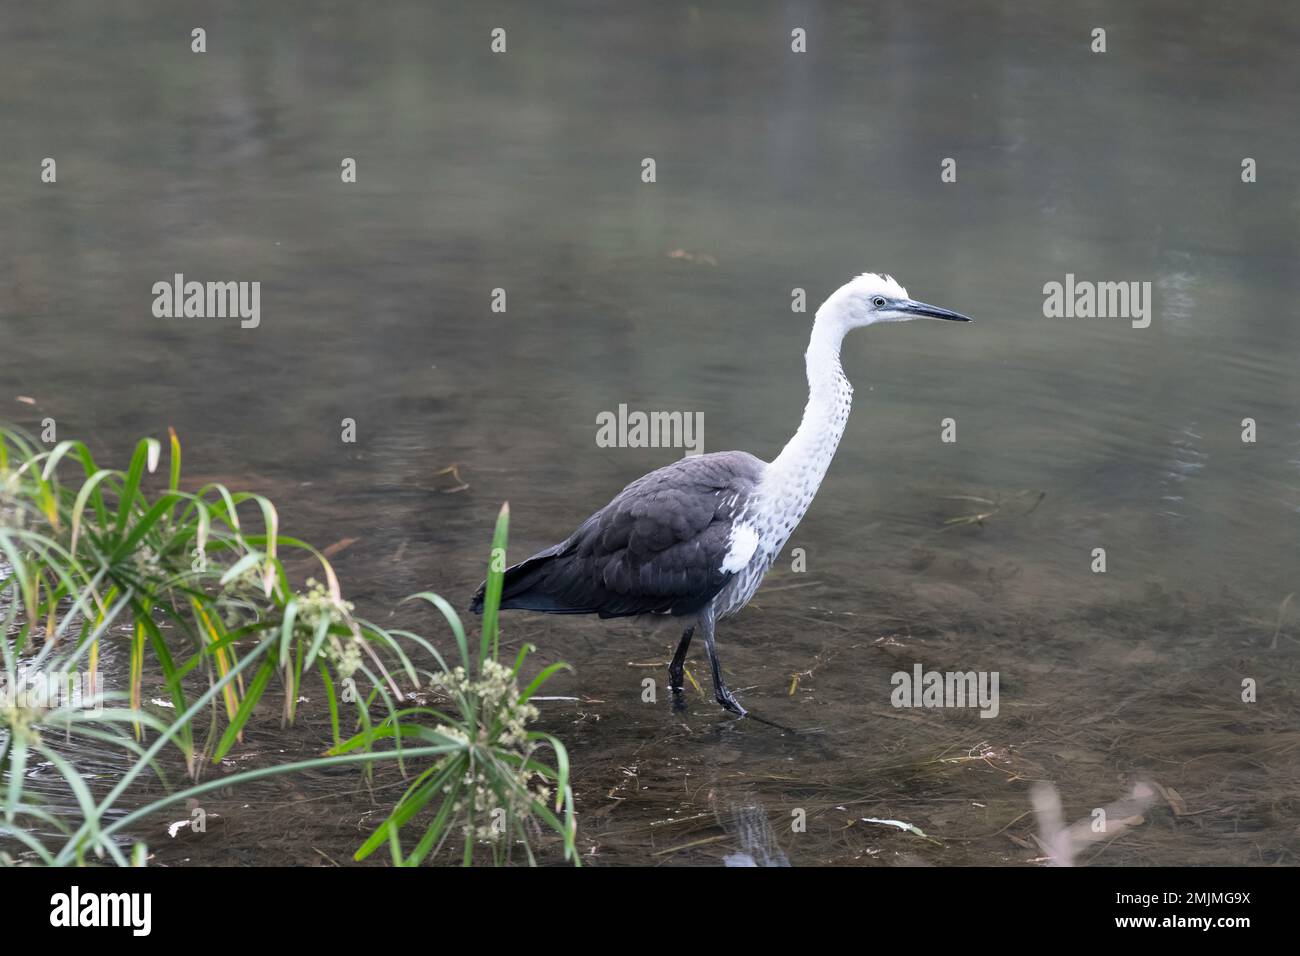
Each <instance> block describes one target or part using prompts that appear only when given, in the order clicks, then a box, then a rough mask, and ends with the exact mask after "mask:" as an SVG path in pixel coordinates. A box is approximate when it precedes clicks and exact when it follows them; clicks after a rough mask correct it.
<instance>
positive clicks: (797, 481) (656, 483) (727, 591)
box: [470, 272, 971, 717]
mask: <svg viewBox="0 0 1300 956" xmlns="http://www.w3.org/2000/svg"><path fill="white" fill-rule="evenodd" d="M912 319H944V320H947V321H950V322H969V321H971V320H970V319H969V318H968V317H967V316H965V315H962V314H961V313H960V312H953V311H951V310H949V309H942V308H939V307H938V306H934V305H927V304H926V303H924V302H918V301H916V300H915V299H913V298H911V297H910V296H909V295H908V294H907V290H906V289H904V288H903V287H902V286H901V285H899V284H898V282H897V281H895V280H894V278H893V277H892V276H889V275H882V274H877V273H871V272H868V273H863V274H862V275H860V276H858V277H856V278H854V279H853V280H851V281H850V282H848V283H846V284H845V285H843V286H841V287H840V288H839V289H837V290H836V291H835V292H834V293H832V294H831V296H830V297H829V298H827V299H826V301H825V302H824V303H822V305H821V307H820V308H819V309H818V310H817V312H816V317H815V319H814V321H813V327H812V336H811V338H810V339H809V341H808V350H807V352H806V353H805V356H804V358H805V362H806V365H807V373H808V403H807V405H806V406H805V407H804V412H803V419H802V421H801V422H800V423H799V428H798V430H797V431H796V432H795V433H794V437H793V438H791V439H790V440H789V442H787V443H786V445H785V447H784V448H783V449H782V450H781V453H780V454H779V455H777V456H776V457H775V458H774V459H772V461H770V462H765V461H763V460H761V459H759V458H756V457H755V456H754V455H751V454H749V453H748V452H743V451H720V452H712V453H710V454H705V455H695V456H690V457H686V458H682V459H679V460H678V461H675V462H673V463H672V464H670V465H665V466H664V467H663V468H659V469H657V470H656V471H652V472H650V473H649V474H648V475H644V476H642V477H641V478H638V479H637V480H636V481H634V482H632V483H631V484H630V485H628V486H627V487H626V488H624V489H623V490H622V491H620V492H619V493H618V494H617V495H615V496H614V499H613V500H612V501H610V502H609V504H607V505H605V507H603V508H601V509H600V510H599V511H597V512H596V513H595V514H593V515H591V517H589V518H587V520H586V521H584V522H583V523H582V524H581V525H579V527H578V529H577V530H576V531H574V532H573V533H572V534H571V535H569V536H568V537H567V538H565V539H564V540H563V541H561V542H560V543H559V544H556V545H553V546H551V547H549V548H547V549H545V550H544V551H539V552H537V553H536V554H534V555H533V556H532V557H530V558H528V559H527V560H526V561H521V562H520V563H518V564H516V565H513V566H512V567H510V568H507V569H506V571H505V574H504V580H503V583H502V592H501V608H502V609H519V610H527V611H541V612H544V613H548V614H597V615H599V616H600V617H601V618H612V617H631V616H637V615H646V614H649V615H660V616H665V615H666V616H671V617H674V618H680V619H682V620H683V624H684V626H685V630H684V631H683V632H682V636H681V639H680V641H679V642H678V644H677V650H676V652H675V653H674V654H673V658H672V662H671V663H670V664H669V665H668V685H669V688H670V689H671V690H672V692H673V695H674V699H675V700H678V701H680V698H681V691H682V670H683V667H684V665H685V662H686V654H687V651H688V650H689V649H690V646H691V638H692V637H693V635H694V634H695V632H696V630H698V631H699V632H700V633H701V636H702V637H703V639H704V647H705V650H706V651H707V653H708V656H709V667H710V669H711V670H712V676H713V692H714V696H715V698H716V699H717V701H718V703H719V704H720V705H721V706H722V707H723V708H725V709H726V710H728V711H730V712H731V713H733V714H736V715H738V716H740V717H744V716H746V714H747V711H746V710H745V708H744V707H742V706H741V705H740V702H739V701H738V700H737V699H736V696H735V694H733V693H732V692H731V691H730V690H729V689H728V688H727V684H726V680H725V679H724V677H723V674H722V665H721V664H720V663H719V662H718V651H717V648H716V646H715V641H714V630H715V626H716V624H717V622H718V621H720V620H722V619H724V618H727V617H730V616H732V615H734V614H735V613H736V612H738V611H739V610H740V609H741V608H743V607H744V606H745V605H746V604H747V603H748V602H749V599H750V598H751V597H753V596H754V592H755V591H757V590H758V586H759V584H761V583H762V580H763V577H764V576H765V575H766V574H767V572H768V570H769V569H770V568H771V567H772V564H773V562H774V561H775V560H776V558H777V557H778V556H779V555H780V553H781V551H782V549H783V548H784V547H785V544H786V542H787V541H788V540H789V539H790V535H791V533H793V531H794V529H795V528H796V527H797V526H798V524H799V522H800V520H801V519H802V518H803V516H804V514H805V513H806V512H807V511H808V507H809V505H811V504H812V500H813V496H814V495H816V494H817V489H818V487H819V486H820V485H821V483H822V479H823V478H824V477H825V476H826V472H827V469H829V468H830V464H831V459H832V458H833V457H834V456H835V450H836V448H837V447H838V446H839V443H840V439H841V437H843V435H844V427H845V424H846V423H847V422H848V420H849V408H850V406H851V404H852V401H853V386H852V385H850V384H849V380H848V379H847V378H846V377H845V375H844V370H843V368H842V367H841V365H840V347H841V344H842V343H843V341H844V337H845V336H846V335H847V334H848V333H849V332H851V331H852V330H854V329H857V328H861V327H863V326H867V325H875V324H877V323H881V322H907V321H910V320H912ZM486 585H487V582H486V581H485V582H484V583H483V584H481V585H479V589H478V591H477V593H476V594H475V595H474V599H473V601H472V603H471V605H470V610H471V611H472V612H474V613H482V610H483V595H484V592H485V590H486Z"/></svg>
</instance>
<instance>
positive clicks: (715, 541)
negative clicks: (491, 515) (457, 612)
mask: <svg viewBox="0 0 1300 956" xmlns="http://www.w3.org/2000/svg"><path fill="white" fill-rule="evenodd" d="M763 467H764V464H763V462H762V461H760V460H759V459H757V458H755V457H754V456H753V455H750V454H748V453H746V452H743V451H725V452H715V453H713V454H710V455H700V456H697V457H693V458H683V459H681V460H680V461H675V462H673V463H672V464H671V465H666V466H664V467H663V468H660V469H658V470H656V471H652V472H650V474H648V475H645V476H644V477H641V478H638V479H637V480H636V481H634V482H632V483H631V484H630V485H628V486H627V487H626V488H624V489H623V490H622V491H621V492H619V493H618V495H617V496H615V498H614V500H613V501H611V502H610V503H609V504H607V505H606V506H605V507H604V508H601V509H600V510H599V511H597V512H596V513H595V514H593V515H592V516H591V517H590V518H588V519H587V520H586V521H584V522H583V523H582V525H581V526H580V527H579V528H578V530H577V531H575V532H574V533H573V534H572V535H570V536H569V537H568V538H567V539H566V540H564V541H562V542H560V543H559V544H557V545H554V546H553V547H550V548H547V549H546V550H545V551H541V552H538V553H537V554H535V555H533V556H532V557H531V558H529V559H528V560H526V561H523V562H520V563H519V564H516V565H515V566H514V567H511V568H509V569H507V571H506V573H505V582H504V586H503V589H502V600H501V606H502V607H503V608H521V609H527V610H532V611H549V612H551V613H554V614H599V615H600V616H601V617H622V616H626V615H634V614H674V615H686V614H693V613H695V612H696V611H698V610H700V609H701V608H702V607H704V606H705V605H707V604H708V603H709V602H710V601H712V600H713V598H714V597H715V596H716V595H717V593H718V592H719V591H720V590H722V588H723V587H724V586H725V585H726V583H727V581H728V580H730V578H731V577H732V575H731V573H729V572H726V571H723V570H722V564H723V562H724V560H725V558H726V554H727V549H728V542H729V539H730V536H731V528H732V522H733V521H734V520H735V518H736V517H737V516H738V515H739V514H740V513H741V512H742V511H743V510H744V508H745V505H746V503H747V501H748V499H749V497H750V495H751V494H752V493H753V491H754V488H755V486H756V485H757V484H758V481H759V479H760V477H761V476H762V472H763ZM483 590H484V588H483V585H480V586H479V589H478V593H477V594H476V595H475V596H474V601H473V603H472V604H471V606H470V609H471V610H472V611H475V612H479V611H481V610H482V606H483Z"/></svg>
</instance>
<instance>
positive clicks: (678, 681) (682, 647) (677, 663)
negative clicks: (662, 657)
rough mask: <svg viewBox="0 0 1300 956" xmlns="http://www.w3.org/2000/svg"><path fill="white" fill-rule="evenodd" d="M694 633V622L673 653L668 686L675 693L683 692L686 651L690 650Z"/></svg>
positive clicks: (683, 634)
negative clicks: (683, 669)
mask: <svg viewBox="0 0 1300 956" xmlns="http://www.w3.org/2000/svg"><path fill="white" fill-rule="evenodd" d="M694 633H695V625H694V624H692V625H691V626H690V627H688V628H687V629H686V630H685V631H684V632H683V633H682V639H681V642H680V643H679V644H678V645H677V653H675V654H674V655H673V662H672V663H671V664H669V665H668V687H669V688H670V689H671V690H672V691H673V693H675V694H679V693H681V690H682V665H684V664H685V663H686V652H687V651H688V650H690V647H691V635H692V634H694Z"/></svg>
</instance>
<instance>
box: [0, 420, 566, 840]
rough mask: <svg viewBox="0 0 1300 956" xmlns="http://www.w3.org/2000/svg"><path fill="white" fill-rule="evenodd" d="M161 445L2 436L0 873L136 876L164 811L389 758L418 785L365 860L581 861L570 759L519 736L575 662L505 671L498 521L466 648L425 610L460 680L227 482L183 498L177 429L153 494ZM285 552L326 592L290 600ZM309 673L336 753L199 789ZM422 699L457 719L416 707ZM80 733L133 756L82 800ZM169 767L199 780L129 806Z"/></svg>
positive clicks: (503, 519) (328, 745)
mask: <svg viewBox="0 0 1300 956" xmlns="http://www.w3.org/2000/svg"><path fill="white" fill-rule="evenodd" d="M162 451H163V446H162V445H161V443H159V442H158V441H156V440H154V439H151V438H146V439H144V440H142V441H141V442H140V443H139V444H138V445H137V447H136V449H135V453H134V454H133V456H132V458H131V461H130V464H129V466H128V468H127V470H126V471H124V472H123V471H116V470H111V469H105V468H101V467H100V466H99V465H98V464H97V463H96V462H95V460H94V458H93V457H92V455H91V452H90V450H89V448H87V446H86V445H85V444H83V443H82V442H76V441H64V442H60V443H58V444H56V445H54V446H53V447H51V448H49V449H43V448H41V447H40V446H38V445H37V444H36V443H35V442H33V441H32V440H31V439H29V438H28V437H27V436H25V435H24V434H22V433H21V432H18V431H15V430H12V429H0V627H2V628H3V635H4V640H2V641H0V652H2V653H3V660H2V661H0V663H2V665H3V666H2V669H0V809H2V810H3V816H2V817H0V863H20V862H40V863H45V864H52V865H54V864H59V865H66V864H72V863H82V862H86V861H87V860H89V859H96V860H98V859H106V860H111V861H112V862H114V863H117V864H119V865H127V864H128V863H132V862H134V863H141V862H143V861H144V860H145V859H146V858H147V848H146V847H145V846H144V845H143V844H139V843H137V844H136V845H135V846H134V847H133V848H131V849H130V850H129V851H128V849H127V848H126V846H125V844H124V843H123V842H122V841H123V838H124V837H125V836H126V835H128V834H130V833H132V829H131V828H132V825H133V824H139V823H140V822H141V821H142V820H144V818H146V817H148V816H149V815H150V814H152V813H155V812H156V811H158V810H161V809H163V808H165V807H167V806H170V805H173V804H177V803H183V802H185V801H187V800H192V799H194V798H196V797H198V796H199V795H201V794H203V793H205V792H208V791H210V790H213V789H216V788H228V787H231V786H237V785H238V784H240V783H242V782H248V781H251V780H255V779H258V778H262V777H267V776H276V775H284V774H291V773H295V772H298V771H302V770H307V769H314V768H319V767H324V766H331V765H351V764H354V765H356V767H357V769H358V770H359V771H361V772H364V773H367V774H369V772H370V770H371V768H372V767H373V766H374V765H375V764H376V763H378V762H380V761H394V762H396V763H397V765H398V766H399V767H400V768H401V770H402V772H403V773H404V774H405V775H406V776H407V777H408V778H409V780H410V783H409V786H408V787H407V789H406V792H405V793H404V795H403V796H402V798H401V799H400V800H399V802H398V803H397V805H396V806H395V807H394V808H393V810H392V812H391V814H390V815H389V816H388V818H387V819H386V820H385V821H384V823H383V824H382V825H381V826H380V827H379V828H378V829H377V830H376V831H375V832H374V833H373V834H372V836H371V837H370V838H369V839H368V840H367V841H365V843H363V844H362V846H361V847H360V848H359V849H358V850H357V852H356V858H357V859H362V858H364V857H366V856H368V855H370V854H371V853H373V852H374V850H376V849H377V848H379V847H380V846H382V845H384V844H387V845H388V846H389V848H390V851H391V853H392V859H393V861H394V862H395V863H398V864H402V865H416V864H419V863H421V862H425V861H427V860H433V859H440V858H441V854H442V853H443V851H445V850H448V848H449V847H458V848H459V858H460V860H461V862H463V863H464V864H466V865H469V864H472V863H474V862H478V861H480V860H490V861H491V862H493V863H497V864H502V863H509V862H514V861H516V860H519V859H523V860H525V861H527V862H529V863H533V862H535V861H536V853H535V849H534V847H535V845H536V844H537V843H538V841H539V838H540V837H542V836H543V835H544V833H545V830H550V831H552V832H553V833H555V834H557V835H558V837H559V839H560V841H561V843H562V847H563V855H564V858H565V859H566V860H570V861H572V862H573V863H575V864H576V863H577V862H578V858H577V854H576V851H575V848H574V838H575V816H574V808H573V797H572V792H571V790H570V786H569V775H568V756H567V753H566V751H565V749H564V746H563V744H562V743H561V742H560V741H559V740H557V739H555V738H554V737H552V736H550V735H548V734H543V733H540V732H538V731H533V730H529V729H528V724H529V723H530V722H531V721H532V720H534V719H535V718H536V717H537V710H536V708H535V707H534V706H533V705H532V704H531V703H530V700H531V698H532V697H533V695H534V694H535V693H536V692H537V690H538V689H539V688H540V687H541V686H542V685H543V684H544V683H545V681H546V680H547V679H549V678H550V676H551V675H552V674H554V673H555V672H556V671H557V670H558V669H560V668H561V667H563V666H564V665H562V664H553V665H551V666H550V667H547V668H545V669H543V670H542V671H541V672H540V673H539V674H537V676H536V677H535V678H534V679H533V680H532V682H531V683H530V684H528V685H527V687H525V688H524V689H523V690H520V687H519V679H520V671H521V668H522V667H523V665H524V663H525V661H526V659H527V656H528V653H529V652H530V650H531V648H530V647H528V646H525V647H524V648H522V649H521V650H520V651H519V653H518V655H517V657H516V659H515V660H514V661H513V663H512V664H510V665H506V664H503V663H502V662H501V660H500V657H499V652H500V637H499V630H498V623H497V614H496V609H497V602H498V601H499V599H500V591H501V584H500V579H501V570H502V568H503V567H504V553H505V545H506V537H507V529H508V510H507V509H506V508H504V507H503V508H502V511H501V514H500V516H499V518H498V521H497V528H496V532H495V535H494V539H493V552H492V554H493V559H492V561H491V562H490V565H489V570H488V581H489V585H488V601H487V606H486V608H485V613H484V616H483V627H482V632H481V636H480V639H479V641H478V643H477V647H476V648H475V649H474V651H473V652H472V651H471V648H470V642H469V639H468V637H467V635H466V632H465V628H464V626H463V624H462V622H461V621H460V618H459V616H458V615H457V614H456V612H455V611H454V610H453V609H452V607H451V606H450V605H449V604H448V603H447V602H446V601H445V600H444V599H442V598H441V597H439V596H437V595H435V594H430V593H424V594H420V595H417V596H416V597H417V598H418V599H419V600H421V601H424V602H427V603H428V604H430V605H432V606H433V607H435V608H436V609H437V610H439V611H440V612H441V613H442V615H443V616H444V618H445V619H446V622H447V624H448V626H449V628H450V630H451V632H452V635H453V637H454V639H455V644H456V647H457V651H458V656H459V663H458V664H457V665H456V666H455V667H449V666H448V665H447V662H446V661H445V659H444V658H443V656H442V655H441V654H440V653H439V651H438V650H437V648H436V647H435V646H434V644H433V643H432V642H431V641H429V640H428V639H426V638H424V637H421V636H420V635H418V634H415V633H413V632H411V631H406V630H387V629H385V628H382V627H380V626H378V625H376V624H374V623H372V622H370V621H367V620H365V619H363V618H361V617H358V616H357V615H356V613H355V609H354V608H353V606H352V604H351V603H350V602H348V601H346V600H345V599H344V597H343V593H342V589H341V587H340V584H339V580H338V577H337V575H336V574H335V572H334V569H333V568H332V567H331V565H330V562H329V561H328V559H327V558H326V557H325V555H324V554H322V553H321V552H320V551H319V550H317V549H316V548H314V547H312V546H311V545H310V544H308V543H306V542H304V541H300V540H298V539H296V538H292V537H289V536H286V535H284V534H281V533H280V530H279V518H278V513H277V511H276V509H275V506H274V505H273V504H272V503H271V502H270V501H269V500H267V499H266V498H264V497H262V496H260V495H256V494H250V493H245V492H232V491H231V490H229V489H228V488H226V487H225V486H224V485H221V484H209V485H204V486H203V487H201V488H199V489H198V490H196V491H193V492H188V491H183V490H181V448H180V443H179V441H178V440H177V437H176V435H175V433H174V432H173V433H172V434H171V435H170V440H169V462H168V468H167V471H166V472H165V479H166V483H165V486H164V487H163V488H162V489H161V490H160V491H159V492H158V493H156V494H154V495H150V493H148V492H147V491H146V489H145V484H146V476H147V475H149V474H152V473H154V472H155V471H156V470H157V468H158V466H159V464H160V459H161V455H162ZM292 553H299V554H302V555H304V556H306V557H308V558H309V559H311V560H312V561H314V563H315V565H316V566H317V571H316V572H315V573H316V574H318V575H319V576H320V577H321V578H323V581H321V580H317V579H316V578H315V577H307V578H306V579H305V580H304V581H303V583H302V586H301V587H295V586H294V583H293V582H292V581H291V578H290V575H289V574H288V573H287V572H286V570H285V563H284V562H285V557H286V555H287V554H292ZM110 650H111V651H112V653H114V654H117V653H121V652H124V653H125V655H127V656H128V657H129V680H128V682H127V687H126V688H125V689H124V690H118V689H113V688H108V687H105V686H102V685H103V683H104V682H103V680H102V678H101V675H100V669H99V663H100V658H101V656H102V655H105V654H106V653H108V652H109V651H110ZM413 655H414V656H413ZM426 659H427V661H428V662H429V663H428V664H427V665H424V666H422V665H421V664H420V661H424V660H426ZM146 671H148V673H149V674H150V675H151V676H161V678H162V681H163V684H164V686H165V687H166V692H167V697H168V700H167V701H166V702H165V704H166V705H167V706H166V707H165V708H164V709H168V710H171V711H174V713H175V715H176V716H175V717H174V719H170V720H166V721H164V720H162V719H160V718H159V717H158V716H156V714H155V713H154V712H151V711H150V710H149V709H146V708H145V706H144V701H143V696H144V692H143V688H144V686H145V674H146ZM308 681H319V683H320V686H321V687H322V688H323V691H324V694H325V697H326V700H327V701H328V706H329V715H330V725H331V731H332V733H331V736H332V740H329V741H322V753H321V755H320V756H319V757H317V758H314V759H310V760H303V761H297V762H295V763H288V764H280V765H275V766H270V767H262V768H259V769H256V770H249V771H244V772H241V773H234V774H225V775H218V776H215V777H213V778H212V779H209V780H203V779H202V778H203V776H204V769H205V767H207V766H208V765H210V764H220V763H221V761H222V760H223V758H224V757H226V756H227V755H228V754H230V753H231V752H232V751H234V750H237V749H238V748H239V746H240V744H241V742H242V739H243V731H244V729H245V728H246V727H247V726H248V725H249V722H250V720H253V719H254V718H255V708H256V706H257V704H258V703H259V701H260V700H262V698H263V697H264V696H266V695H267V694H268V692H269V691H270V690H271V688H272V687H273V686H274V685H275V684H278V685H279V690H280V692H281V693H282V697H283V706H282V708H281V714H280V719H281V722H282V724H288V723H292V722H293V721H294V719H295V717H296V711H297V706H298V701H299V697H300V691H301V690H302V688H303V686H304V685H305V684H306V683H307V682H308ZM403 685H409V688H410V690H404V689H403ZM420 690H427V691H429V692H430V693H431V695H433V696H434V697H437V698H440V699H443V700H446V701H447V702H448V706H447V708H446V709H439V708H437V707H434V706H426V705H425V704H424V703H420V704H418V705H417V706H407V704H408V699H409V698H414V697H415V696H416V692H417V691H420ZM156 709H157V708H155V710H156ZM74 737H76V738H81V739H85V740H88V741H94V742H95V743H96V745H97V746H98V747H99V748H100V749H105V748H107V749H109V750H112V751H114V752H118V753H121V754H123V755H126V757H127V758H128V766H127V768H126V770H125V771H124V772H123V773H122V774H121V776H120V777H118V778H117V779H116V780H115V781H113V785H112V786H111V788H109V789H106V790H103V789H96V788H94V787H92V786H91V784H90V783H88V782H87V779H86V778H87V776H89V775H87V774H84V773H83V772H82V770H80V769H79V768H78V767H77V766H76V764H75V762H74V760H73V759H72V758H70V757H69V756H68V755H67V753H66V749H65V748H62V747H61V746H60V743H61V741H62V740H64V739H71V738H74ZM547 750H549V751H551V753H552V754H553V755H554V763H553V765H552V764H551V763H548V762H546V761H545V760H544V759H543V756H544V752H545V751H547ZM177 754H179V757H180V758H181V762H182V763H183V767H184V773H185V775H186V776H188V778H189V781H188V785H187V786H185V787H184V788H181V789H172V790H171V792H169V793H167V794H166V795H165V796H164V797H162V798H160V799H157V800H154V801H152V802H150V803H147V804H145V805H143V806H135V805H132V796H133V794H134V793H136V792H137V791H135V790H133V788H132V785H133V784H135V783H136V782H137V780H139V779H140V778H141V776H142V775H150V776H153V777H155V778H157V779H158V780H160V781H162V782H163V783H164V784H166V783H168V781H167V777H166V772H165V769H166V767H167V764H168V763H169V762H170V761H169V759H168V758H172V760H174V757H175V755H177ZM33 761H37V762H40V763H41V764H44V765H48V766H49V767H51V768H52V769H53V770H54V771H55V772H56V773H57V774H58V776H59V778H60V780H61V782H62V784H63V785H66V792H67V793H68V794H70V795H72V796H73V797H74V798H75V800H76V805H77V811H78V812H77V813H76V814H74V815H72V816H71V817H69V815H68V814H67V813H66V812H63V811H62V810H60V811H58V812H56V811H55V809H53V808H51V807H49V806H47V805H45V804H44V803H43V802H42V801H41V799H40V796H39V794H37V793H35V792H33V791H32V789H31V788H30V787H29V785H28V781H29V775H28V769H29V767H30V766H31V765H32V763H33ZM136 802H137V803H138V802H139V801H138V800H137V801H136ZM408 829H410V830H412V831H417V830H418V831H419V834H420V835H419V837H418V839H417V840H416V842H415V845H414V846H413V847H412V848H410V849H409V850H407V849H405V848H404V847H403V843H402V839H401V837H402V833H403V832H404V831H406V830H408ZM268 862H269V861H268Z"/></svg>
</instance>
